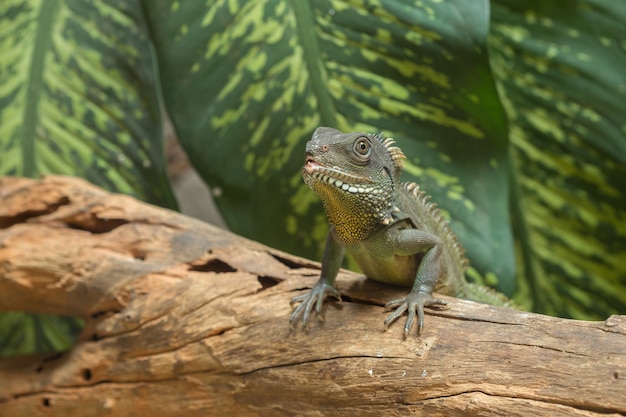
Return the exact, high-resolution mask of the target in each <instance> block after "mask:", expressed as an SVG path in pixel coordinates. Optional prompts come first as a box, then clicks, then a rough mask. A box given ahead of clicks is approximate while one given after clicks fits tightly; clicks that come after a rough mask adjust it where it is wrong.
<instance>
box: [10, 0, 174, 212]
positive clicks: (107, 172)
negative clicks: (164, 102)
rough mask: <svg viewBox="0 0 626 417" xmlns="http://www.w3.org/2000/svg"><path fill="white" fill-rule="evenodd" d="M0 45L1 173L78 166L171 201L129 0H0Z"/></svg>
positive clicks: (91, 176)
mask: <svg viewBox="0 0 626 417" xmlns="http://www.w3.org/2000/svg"><path fill="white" fill-rule="evenodd" d="M0 55H1V56H2V59H1V60H0V175H23V176H31V177H32V176H40V175H44V174H51V173H54V174H67V175H77V176H81V177H84V178H86V179H88V180H90V181H92V182H94V183H96V184H99V185H101V186H104V187H105V188H108V189H110V190H113V191H120V192H125V193H130V194H134V195H137V196H139V197H140V198H143V199H146V200H148V201H151V202H155V203H158V204H161V205H166V206H170V207H173V206H175V202H174V199H173V196H172V193H171V191H170V188H169V183H168V181H167V177H166V175H165V167H164V158H163V150H162V148H163V144H162V133H161V115H160V108H159V99H158V94H157V91H158V90H157V84H156V77H155V64H154V61H153V58H152V55H151V50H150V42H149V38H148V32H147V27H146V24H145V21H144V18H143V12H142V8H141V4H140V2H139V1H138V0H133V1H125V0H117V1H115V0H110V1H106V0H98V1H82V0H68V1H59V0H3V1H2V2H0Z"/></svg>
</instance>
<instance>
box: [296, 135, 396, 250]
mask: <svg viewBox="0 0 626 417" xmlns="http://www.w3.org/2000/svg"><path fill="white" fill-rule="evenodd" d="M393 145H394V141H393V140H392V139H391V138H385V139H384V138H383V137H382V136H381V135H376V134H369V133H362V132H352V133H342V132H340V131H338V130H336V129H332V128H328V127H319V128H317V129H316V130H315V132H314V133H313V137H312V138H311V140H310V141H309V142H308V143H307V144H306V155H305V162H304V167H303V168H302V176H303V178H304V182H305V183H306V184H307V185H308V186H309V187H311V189H313V191H315V193H316V194H317V195H318V196H319V197H320V199H321V200H322V202H323V203H324V208H325V209H326V215H327V216H328V219H329V222H330V223H331V224H332V225H333V226H335V230H336V233H337V236H338V237H339V238H340V239H341V240H342V241H344V243H356V242H359V241H361V240H363V239H365V238H367V237H368V236H369V234H370V233H371V232H372V231H374V229H375V228H376V227H378V226H379V225H380V224H385V221H386V219H388V218H389V216H390V211H391V209H392V207H393V201H394V197H395V193H394V190H395V186H396V184H397V178H398V176H399V174H400V171H401V170H402V167H403V164H402V160H403V159H404V154H403V153H402V151H401V150H400V148H398V147H396V146H393Z"/></svg>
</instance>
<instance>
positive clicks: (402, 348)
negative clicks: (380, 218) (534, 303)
mask: <svg viewBox="0 0 626 417" xmlns="http://www.w3.org/2000/svg"><path fill="white" fill-rule="evenodd" d="M0 199H1V204H0V294H1V295H2V296H1V297H0V311H9V310H18V311H31V312H38V313H52V314H63V315H71V316H79V317H83V318H84V319H85V320H86V326H85V329H84V331H83V333H82V335H81V337H80V340H79V341H78V342H77V344H76V346H74V348H73V349H72V350H71V351H69V352H66V353H64V354H58V355H39V356H33V357H21V358H7V359H3V360H0V416H53V415H54V416H109V415H115V416H137V415H150V416H152V415H154V416H178V415H185V416H206V415H219V416H273V415H276V416H291V415H303V416H319V415H333V416H353V415H359V416H380V415H389V416H402V415H428V416H465V415H476V416H501V415H511V416H531V415H532V416H536V415H550V416H618V415H626V316H611V317H609V318H608V319H607V320H606V321H604V322H583V321H575V320H565V319H559V318H553V317H547V316H542V315H538V314H531V313H524V312H519V311H515V310H510V309H504V308H498V307H491V306H488V305H483V304H478V303H472V302H468V301H462V300H458V299H454V298H449V297H444V298H446V299H447V300H448V301H449V308H446V309H442V310H428V315H427V318H426V326H425V331H424V332H423V334H422V336H421V337H417V336H416V335H415V334H412V335H411V336H410V337H408V338H407V339H406V340H404V339H403V337H402V331H403V329H402V325H400V324H395V325H393V326H392V327H391V328H390V329H389V330H388V331H386V332H385V331H383V324H382V323H383V319H384V317H385V316H386V312H385V311H384V309H383V307H382V306H383V305H384V304H385V302H386V301H387V300H390V299H392V298H397V297H398V296H400V295H402V294H404V293H405V292H406V290H405V289H399V288H394V287H390V286H385V285H382V284H377V283H375V282H372V281H369V280H366V279H365V278H364V277H362V276H360V275H358V274H355V273H351V272H348V271H342V272H341V274H340V276H339V278H338V286H339V288H340V289H341V290H342V292H343V293H344V295H345V296H344V301H343V303H341V304H339V303H336V302H330V303H328V305H327V307H326V309H325V312H324V318H325V320H324V322H317V321H316V320H315V321H314V322H313V323H312V325H311V326H310V329H309V330H308V332H305V331H303V330H302V329H291V328H290V326H289V323H288V318H289V314H290V312H291V308H290V306H289V300H290V299H291V297H293V296H294V295H297V294H300V293H301V292H302V291H305V290H306V289H308V288H310V287H311V285H313V284H314V283H315V281H316V280H317V277H318V274H319V264H318V263H316V262H312V261H308V260H305V259H301V258H298V257H295V256H292V255H289V254H287V253H284V252H280V251H277V250H274V249H271V248H268V247H265V246H263V245H261V244H259V243H255V242H252V241H250V240H247V239H244V238H242V237H239V236H236V235H234V234H232V233H229V232H226V231H224V230H221V229H217V228H215V227H213V226H210V225H208V224H205V223H202V222H199V221H197V220H194V219H191V218H188V217H185V216H183V215H180V214H177V213H175V212H172V211H168V210H164V209H160V208H157V207H154V206H150V205H147V204H145V203H141V202H139V201H137V200H135V199H133V198H131V197H128V196H122V195H116V194H109V193H107V192H105V191H103V190H101V189H99V188H97V187H95V186H93V185H91V184H88V183H86V182H84V181H82V180H79V179H76V178H69V177H47V178H45V179H43V180H30V179H22V178H2V179H0Z"/></svg>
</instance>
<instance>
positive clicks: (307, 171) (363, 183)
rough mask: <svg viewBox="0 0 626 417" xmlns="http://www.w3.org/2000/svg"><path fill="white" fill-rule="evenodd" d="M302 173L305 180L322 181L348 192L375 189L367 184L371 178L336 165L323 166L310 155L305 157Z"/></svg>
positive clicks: (372, 190)
mask: <svg viewBox="0 0 626 417" xmlns="http://www.w3.org/2000/svg"><path fill="white" fill-rule="evenodd" d="M302 174H303V176H304V177H305V180H307V179H312V180H314V181H319V182H323V183H326V184H329V185H332V186H334V187H336V188H339V189H341V190H343V191H347V192H350V193H372V192H374V190H375V189H374V187H372V186H371V185H367V184H373V181H372V180H371V179H369V178H364V177H358V176H356V175H352V174H348V173H346V172H344V171H342V170H341V169H340V168H338V167H332V168H331V167H327V166H324V165H322V164H320V163H319V162H317V161H316V160H315V159H314V158H313V157H312V156H307V157H306V159H305V161H304V167H302ZM307 177H308V178H307Z"/></svg>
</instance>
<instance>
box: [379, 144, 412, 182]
mask: <svg viewBox="0 0 626 417" xmlns="http://www.w3.org/2000/svg"><path fill="white" fill-rule="evenodd" d="M374 137H375V138H376V139H378V140H379V141H380V142H381V143H382V144H383V145H385V148H386V149H387V152H389V156H390V157H391V159H392V161H393V166H394V168H395V174H396V178H398V177H399V176H400V172H402V170H403V169H404V159H406V156H404V153H403V152H402V150H401V149H400V148H398V147H397V146H394V145H395V144H396V141H395V140H393V138H383V134H382V133H376V134H375V135H374Z"/></svg>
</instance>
